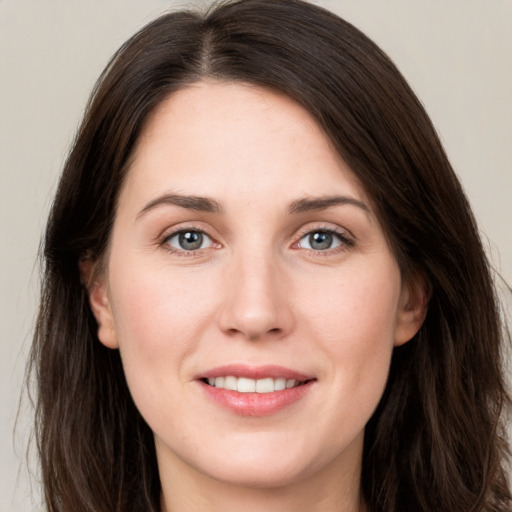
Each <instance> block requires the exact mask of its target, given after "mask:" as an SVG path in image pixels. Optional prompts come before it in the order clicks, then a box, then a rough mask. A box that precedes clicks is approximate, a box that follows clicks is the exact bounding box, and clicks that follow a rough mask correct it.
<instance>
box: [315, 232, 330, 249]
mask: <svg viewBox="0 0 512 512" xmlns="http://www.w3.org/2000/svg"><path fill="white" fill-rule="evenodd" d="M309 245H310V246H311V248H312V249H316V250H317V251H323V250H325V249H330V247H331V245H332V233H328V232H326V231H317V232H316V233H311V234H310V235H309Z"/></svg>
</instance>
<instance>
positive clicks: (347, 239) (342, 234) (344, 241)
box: [292, 226, 355, 257]
mask: <svg viewBox="0 0 512 512" xmlns="http://www.w3.org/2000/svg"><path fill="white" fill-rule="evenodd" d="M314 233H326V234H331V235H334V236H335V237H337V238H338V239H339V241H340V245H339V246H337V247H333V248H329V249H325V250H319V249H307V248H303V249H302V250H304V251H307V253H308V254H309V255H311V256H314V257H325V256H331V255H333V254H338V253H340V252H344V251H346V250H347V249H350V248H351V247H354V245H355V239H354V238H353V237H352V236H349V235H348V234H347V233H346V231H342V230H338V229H335V228H333V227H332V226H318V227H314V228H313V229H311V228H310V227H308V228H305V229H304V230H303V231H301V232H300V233H299V235H298V240H297V242H295V243H294V244H293V246H292V247H293V248H294V249H297V250H299V249H301V248H300V247H298V244H299V243H300V241H301V240H303V239H304V238H305V237H307V236H308V235H312V234H314Z"/></svg>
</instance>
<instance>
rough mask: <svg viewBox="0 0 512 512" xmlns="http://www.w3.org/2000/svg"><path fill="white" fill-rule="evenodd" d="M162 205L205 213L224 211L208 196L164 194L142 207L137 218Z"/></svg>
mask: <svg viewBox="0 0 512 512" xmlns="http://www.w3.org/2000/svg"><path fill="white" fill-rule="evenodd" d="M162 205H174V206H180V207H181V208H185V209H187V210H197V211H200V212H207V213H223V212H224V210H223V209H222V206H221V205H220V204H219V203H218V202H217V201H215V200H214V199H210V198H209V197H200V196H185V195H181V194H164V195H162V196H159V197H157V198H156V199H153V200H152V201H150V202H149V203H147V204H146V206H144V208H142V210H141V211H140V212H139V213H138V215H137V219H139V218H140V217H142V216H143V215H144V214H145V213H147V212H149V211H150V210H154V209H155V208H158V207H159V206H162Z"/></svg>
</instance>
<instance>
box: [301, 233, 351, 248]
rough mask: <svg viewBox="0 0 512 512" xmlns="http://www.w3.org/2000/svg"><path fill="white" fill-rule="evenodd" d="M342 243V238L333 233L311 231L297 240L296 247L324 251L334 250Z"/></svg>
mask: <svg viewBox="0 0 512 512" xmlns="http://www.w3.org/2000/svg"><path fill="white" fill-rule="evenodd" d="M342 243H344V240H343V237H342V236H341V235H339V234H338V233H335V232H334V231H312V232H311V233H308V234H307V235H306V236H303V237H302V238H301V239H300V240H299V243H298V246H299V247H301V248H302V249H313V250H314V251H326V250H328V249H335V248H336V247H339V246H340V245H341V244H342Z"/></svg>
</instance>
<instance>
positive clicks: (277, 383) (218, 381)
mask: <svg viewBox="0 0 512 512" xmlns="http://www.w3.org/2000/svg"><path fill="white" fill-rule="evenodd" d="M202 380H203V382H204V383H205V384H208V385H209V386H212V387H215V388H219V389H227V390H230V391H238V392H239V393H261V394H265V393H274V392H275V391H283V390H285V389H291V388H296V387H298V386H303V385H304V384H307V383H308V382H309V381H310V380H312V379H306V380H302V381H301V380H296V379H287V378H285V377H277V378H273V377H264V378H262V379H250V378H248V377H235V376H233V375H227V376H225V377H210V378H204V379H202Z"/></svg>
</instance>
